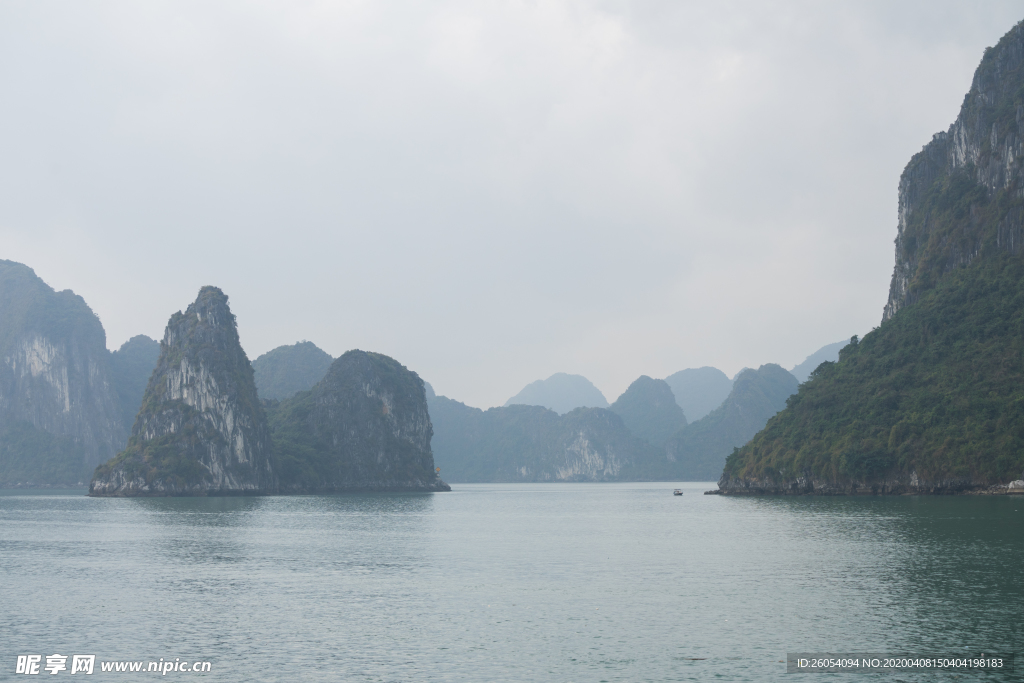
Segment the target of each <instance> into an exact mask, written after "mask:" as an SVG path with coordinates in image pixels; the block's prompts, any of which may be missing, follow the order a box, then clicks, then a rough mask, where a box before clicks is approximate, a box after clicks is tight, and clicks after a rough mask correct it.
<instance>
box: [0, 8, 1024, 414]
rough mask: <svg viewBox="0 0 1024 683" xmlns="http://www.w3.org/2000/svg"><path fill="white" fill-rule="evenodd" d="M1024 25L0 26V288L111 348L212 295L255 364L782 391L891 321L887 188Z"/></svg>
mask: <svg viewBox="0 0 1024 683" xmlns="http://www.w3.org/2000/svg"><path fill="white" fill-rule="evenodd" d="M1021 19H1024V2H994V1H990V2H985V3H978V2H958V3H949V2H936V1H935V0H928V1H926V2H903V3H897V2H892V1H886V2H876V3H870V2H849V3H838V2H806V3H801V2H790V3H767V2H763V1H758V2H722V1H717V2H707V3H684V2H679V1H678V0H671V1H668V2H634V3H628V2H589V3H588V2H484V1H481V0H474V1H472V2H447V1H444V0H441V1H433V2H426V3H401V2H394V3H387V2H297V1H294V0H293V1H291V2H279V3H271V2H252V1H246V2H210V1H209V0H203V1H202V2H183V1H181V0H176V1H175V2H150V1H147V2H137V1H136V0H132V1H131V2H77V1H76V2H39V1H37V0H31V1H24V2H17V1H8V2H4V3H2V4H0V89H2V92H3V106H2V107H0V183H2V190H0V245H2V249H0V258H8V259H13V260H16V261H21V262H23V263H26V264H28V265H29V266H31V267H32V268H34V269H35V270H36V272H37V273H38V274H39V275H40V276H41V277H42V278H43V279H44V280H46V281H47V282H48V283H49V284H50V285H52V286H53V287H55V288H56V289H65V288H70V289H73V290H74V291H75V292H77V293H78V294H81V295H82V296H83V297H85V299H86V301H87V302H88V303H89V304H90V305H91V306H92V308H93V310H94V311H96V313H97V314H98V315H99V317H100V319H101V320H102V321H103V324H104V326H105V328H106V330H107V342H108V346H110V347H111V348H117V347H118V346H119V345H120V344H121V343H122V342H124V341H125V340H126V339H127V338H129V337H131V336H133V335H135V334H139V333H143V334H147V335H149V336H151V337H155V338H159V337H161V336H162V335H163V329H164V325H165V324H166V322H167V319H168V317H169V316H170V315H171V313H173V312H174V311H177V310H180V309H184V308H185V307H186V306H187V305H188V304H189V303H190V302H191V301H192V300H193V299H194V298H195V296H196V293H197V292H198V290H199V288H200V287H201V286H202V285H206V284H213V285H217V286H219V287H221V288H222V289H224V291H225V292H226V293H227V294H228V296H229V297H230V299H231V306H232V309H233V310H234V312H235V314H236V316H237V318H238V324H239V331H240V334H241V337H242V343H243V345H244V346H245V349H246V351H247V352H248V354H249V357H250V358H255V357H256V356H258V355H259V354H261V353H264V352H266V351H268V350H270V349H271V348H273V347H275V346H279V345H281V344H291V343H294V342H296V341H298V340H302V339H307V340H310V341H313V342H315V343H316V344H317V345H319V346H320V347H322V348H323V349H325V350H326V351H328V352H329V353H331V354H332V355H335V356H337V355H340V354H341V353H343V352H344V351H346V350H347V349H351V348H361V349H364V350H371V351H379V352H382V353H386V354H388V355H390V356H393V357H395V358H396V359H398V360H399V361H401V362H402V363H404V364H405V365H407V366H408V367H409V368H411V369H412V370H415V371H417V372H418V373H419V374H420V375H421V376H422V377H423V378H424V379H426V380H428V381H430V382H431V383H432V384H433V385H434V388H435V389H436V390H437V391H438V393H441V394H445V395H448V396H451V397H453V398H457V399H459V400H462V401H465V402H466V403H469V404H470V405H477V406H481V407H487V406H491V405H500V404H502V403H504V401H505V400H506V399H507V398H508V397H509V396H512V395H513V394H515V393H516V392H518V391H519V390H520V389H522V387H523V386H524V385H526V384H527V383H529V382H531V381H533V380H535V379H539V378H543V377H547V376H549V375H551V374H552V373H554V372H569V373H578V374H582V375H585V376H587V377H588V378H590V379H591V380H592V381H593V382H594V383H595V384H596V385H597V386H598V387H599V388H600V389H601V390H602V391H603V392H604V393H605V395H606V396H607V398H608V400H609V401H612V400H614V399H615V398H616V397H617V396H618V394H619V393H621V392H622V391H623V390H624V389H625V388H626V387H627V386H628V385H629V383H630V382H631V381H632V380H633V379H635V378H636V377H637V376H639V375H641V374H647V375H651V376H653V377H665V376H666V375H668V374H671V373H672V372H675V371H677V370H681V369H683V368H687V367H698V366H702V365H714V366H716V367H719V368H721V369H722V370H724V371H725V372H727V373H728V374H729V375H732V374H734V373H735V372H736V371H738V370H739V369H741V368H743V367H745V366H750V367H756V366H758V365H760V364H762V363H767V362H777V363H780V364H781V365H783V366H784V367H786V368H789V367H792V366H793V365H795V364H796V363H798V362H800V361H802V360H803V359H804V358H805V357H806V356H807V355H808V354H810V353H811V352H813V351H815V350H816V349H817V348H818V347H820V346H823V345H825V344H827V343H830V342H834V341H837V340H839V339H843V338H845V337H849V336H850V335H851V334H854V333H858V334H863V333H864V332H867V331H869V330H870V329H871V328H872V327H873V326H875V325H877V324H878V322H879V320H880V318H881V314H882V306H883V304H884V303H885V300H886V296H887V292H888V286H889V277H890V275H891V273H892V265H893V238H894V237H895V234H896V198H897V194H896V187H897V182H898V179H899V175H900V172H901V171H902V169H903V167H904V165H905V164H906V163H907V161H908V160H909V159H910V157H911V155H912V154H914V153H915V152H917V151H918V150H920V148H921V147H922V145H924V144H925V143H926V142H928V141H929V140H930V139H931V136H932V134H933V133H935V132H937V131H939V130H945V129H946V128H947V127H948V126H949V124H950V123H952V121H953V119H954V118H955V117H956V114H957V112H958V110H959V107H960V103H961V101H962V99H963V96H964V94H965V93H966V91H967V89H968V88H969V86H970V82H971V76H972V74H973V71H974V68H975V67H976V66H977V63H978V61H979V60H980V59H981V56H982V52H983V50H984V48H985V47H986V46H990V45H994V44H995V43H996V41H998V39H999V38H1000V36H1002V35H1003V34H1004V33H1005V32H1006V31H1008V30H1009V29H1010V27H1011V26H1013V24H1014V23H1016V22H1017V21H1019V20H1021Z"/></svg>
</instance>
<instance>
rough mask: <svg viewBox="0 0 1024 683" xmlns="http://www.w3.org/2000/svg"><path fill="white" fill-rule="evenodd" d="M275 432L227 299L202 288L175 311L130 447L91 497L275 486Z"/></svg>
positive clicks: (100, 474)
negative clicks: (272, 436) (272, 458)
mask: <svg viewBox="0 0 1024 683" xmlns="http://www.w3.org/2000/svg"><path fill="white" fill-rule="evenodd" d="M270 448H271V442H270V431H269V427H268V425H267V418H266V415H265V413H264V411H263V407H262V405H261V404H260V402H259V399H258V397H257V394H256V383H255V381H254V378H253V370H252V366H251V365H250V363H249V359H248V358H247V357H246V355H245V351H244V350H243V349H242V346H241V344H240V343H239V340H238V330H237V327H236V324H235V316H234V315H233V314H232V313H231V309H230V308H229V307H228V298H227V296H226V295H225V294H224V293H223V292H222V291H221V290H220V289H218V288H216V287H203V288H202V289H201V290H200V291H199V296H198V297H197V298H196V300H195V302H194V303H193V304H192V305H190V306H189V307H188V308H187V309H186V310H185V312H184V313H181V312H180V311H179V312H178V313H175V314H174V315H173V316H171V319H170V321H169V322H168V323H167V329H166V331H165V332H164V341H163V343H162V344H161V346H160V358H159V360H158V361H157V364H156V368H155V369H154V371H153V374H152V376H151V377H150V379H149V382H148V384H147V386H146V393H145V395H144V396H143V399H142V407H141V409H140V410H139V413H138V416H137V417H136V419H135V424H134V426H133V427H132V436H131V439H130V440H129V442H128V448H127V449H125V451H124V452H122V453H120V454H119V455H118V456H117V457H116V458H114V459H113V460H111V461H110V462H108V463H106V464H105V465H102V466H100V467H98V468H97V470H96V475H95V477H94V479H93V482H92V486H91V487H90V493H91V494H92V495H117V496H147V495H149V496H151V495H222V494H232V493H268V492H273V491H275V490H276V487H277V482H276V478H275V476H274V474H273V472H272V470H271V465H270Z"/></svg>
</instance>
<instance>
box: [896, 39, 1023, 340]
mask: <svg viewBox="0 0 1024 683" xmlns="http://www.w3.org/2000/svg"><path fill="white" fill-rule="evenodd" d="M1022 181H1024V22H1022V23H1021V24H1017V25H1016V26H1014V27H1013V28H1012V29H1011V30H1010V32H1009V33H1007V34H1006V35H1005V36H1003V38H1002V39H1001V40H1000V41H999V43H998V44H997V45H996V46H995V47H994V48H988V49H986V50H985V55H984V57H983V58H982V60H981V64H980V65H979V66H978V68H977V70H976V71H975V72H974V80H973V81H972V83H971V89H970V91H968V93H967V95H965V96H964V101H963V105H962V106H961V108H960V114H959V116H957V119H956V121H955V122H954V123H953V125H951V126H950V127H949V130H947V131H945V132H941V133H936V134H935V135H934V137H933V138H932V140H931V142H929V143H928V144H927V145H925V146H924V148H923V149H922V150H921V151H920V152H918V153H917V154H915V155H914V157H913V158H912V159H911V160H910V163H909V164H907V167H906V169H904V171H903V175H902V176H901V177H900V183H899V213H898V223H897V232H896V265H895V267H894V269H893V275H892V282H891V283H890V285H889V300H888V302H887V303H886V305H885V308H884V310H883V313H882V320H883V321H884V320H888V319H890V318H891V317H892V316H893V315H894V314H895V313H896V312H897V311H898V310H900V309H901V308H903V307H904V306H907V305H908V304H912V303H914V302H915V301H917V300H918V299H919V298H920V296H921V294H922V293H923V292H925V291H927V290H929V289H931V288H933V287H935V285H936V284H937V283H938V281H939V280H940V279H941V278H942V277H943V276H944V275H946V274H947V273H949V272H950V271H951V270H953V269H954V268H957V267H959V266H965V265H967V264H969V263H971V262H972V261H974V260H975V259H976V258H978V257H990V256H993V255H994V254H996V253H998V252H1005V253H1007V254H1013V255H1016V254H1019V253H1020V251H1021V248H1022V247H1024V182H1022Z"/></svg>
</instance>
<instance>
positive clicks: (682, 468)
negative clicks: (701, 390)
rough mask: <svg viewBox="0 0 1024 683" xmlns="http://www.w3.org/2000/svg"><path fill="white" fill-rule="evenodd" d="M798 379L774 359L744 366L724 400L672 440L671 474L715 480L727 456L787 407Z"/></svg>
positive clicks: (668, 450) (668, 451) (669, 447)
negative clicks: (748, 366) (757, 365)
mask: <svg viewBox="0 0 1024 683" xmlns="http://www.w3.org/2000/svg"><path fill="white" fill-rule="evenodd" d="M798 384H799V383H798V382H797V380H796V377H794V376H793V375H792V374H790V373H789V372H787V371H786V370H784V369H783V368H781V367H779V366H778V365H775V364H774V363H769V364H767V365H762V366H761V367H760V368H758V369H757V370H751V369H749V368H748V369H746V370H743V371H741V372H740V373H739V374H738V375H737V376H736V380H735V382H733V387H732V391H730V392H729V396H728V397H727V398H726V399H725V401H724V402H723V403H722V405H720V406H719V407H717V408H715V409H714V410H712V411H711V412H710V413H708V414H707V415H705V416H704V417H703V418H701V419H700V420H697V421H696V422H693V423H692V424H690V425H689V426H687V427H686V428H685V429H682V430H680V431H679V432H678V433H676V434H675V435H674V436H673V437H672V439H671V440H670V441H669V442H668V444H667V445H666V447H665V451H666V454H667V458H668V460H669V463H670V464H669V466H668V467H667V469H666V471H665V472H666V474H667V475H668V478H671V479H680V480H683V481H715V480H716V479H717V478H718V477H720V476H721V474H722V467H723V466H724V465H725V459H726V457H728V455H729V454H730V453H732V451H733V449H735V448H737V447H738V446H742V445H743V444H745V443H747V441H749V440H750V439H751V437H753V436H754V435H755V434H757V433H758V432H759V431H761V429H762V428H763V427H764V426H765V423H767V422H768V420H769V418H771V417H772V416H773V415H775V414H776V413H777V412H779V411H780V410H782V409H783V408H785V407H786V399H788V398H789V397H790V396H791V395H793V394H795V393H796V390H797V385H798Z"/></svg>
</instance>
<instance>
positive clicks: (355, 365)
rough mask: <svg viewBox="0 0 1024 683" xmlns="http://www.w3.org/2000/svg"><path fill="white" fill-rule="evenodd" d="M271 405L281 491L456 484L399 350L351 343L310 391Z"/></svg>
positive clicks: (422, 394)
mask: <svg viewBox="0 0 1024 683" xmlns="http://www.w3.org/2000/svg"><path fill="white" fill-rule="evenodd" d="M270 405H271V406H272V417H271V420H272V425H273V429H274V445H275V452H276V455H275V462H276V470H277V472H278V474H279V476H280V478H281V492H282V493H318V492H336V491H449V490H451V488H450V487H449V486H448V485H447V484H445V483H444V482H443V481H441V479H440V477H439V476H438V474H437V471H436V469H435V467H434V456H433V453H432V452H431V450H430V439H431V437H432V436H433V427H432V425H431V423H430V415H429V413H428V412H427V399H426V391H425V387H424V383H423V380H422V379H420V378H419V376H418V375H417V374H416V373H415V372H412V371H410V370H408V369H407V368H406V367H405V366H403V365H402V364H400V363H399V362H398V361H396V360H394V359H393V358H389V357H387V356H384V355H382V354H379V353H368V352H365V351H358V350H355V351H348V352H347V353H345V354H343V355H342V356H341V357H340V358H338V359H337V360H336V361H334V363H333V364H332V365H331V367H330V369H329V370H328V371H327V375H326V376H325V377H324V378H323V379H322V380H321V381H320V382H318V383H317V384H316V385H315V386H314V387H313V388H312V389H311V390H310V391H304V392H300V393H299V394H297V395H296V396H295V397H293V398H291V399H288V400H287V401H284V402H282V403H280V404H273V403H271V404H270Z"/></svg>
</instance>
